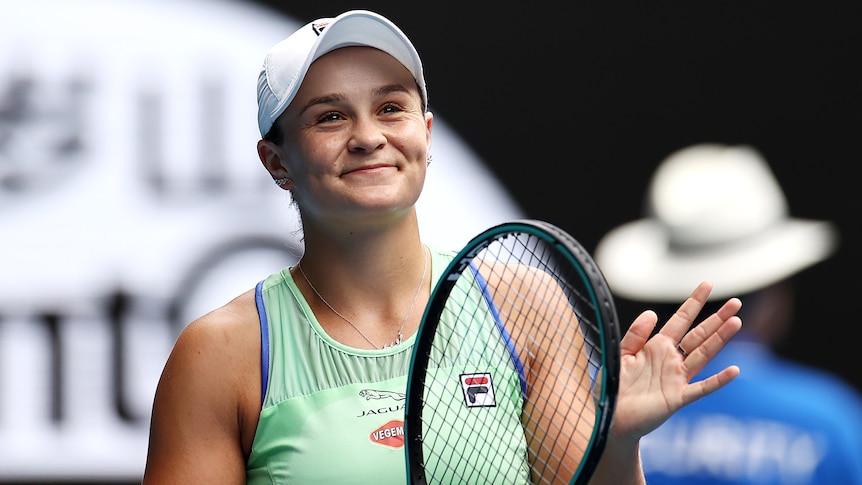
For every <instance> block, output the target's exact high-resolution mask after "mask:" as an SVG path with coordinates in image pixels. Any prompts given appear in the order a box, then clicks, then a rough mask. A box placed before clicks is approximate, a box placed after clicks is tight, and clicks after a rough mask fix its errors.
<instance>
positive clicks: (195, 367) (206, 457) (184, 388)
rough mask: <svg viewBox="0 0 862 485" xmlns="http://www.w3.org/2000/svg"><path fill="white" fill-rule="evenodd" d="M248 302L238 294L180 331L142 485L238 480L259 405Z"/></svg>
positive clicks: (159, 395)
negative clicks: (238, 296)
mask: <svg viewBox="0 0 862 485" xmlns="http://www.w3.org/2000/svg"><path fill="white" fill-rule="evenodd" d="M249 298H251V301H249ZM249 304H250V305H251V307H249ZM253 305H254V302H253V295H251V296H250V295H248V294H246V295H243V296H241V297H240V298H238V299H236V300H234V301H233V302H231V303H230V304H228V305H227V306H225V307H222V308H220V309H218V310H216V311H214V312H212V313H210V314H208V315H206V316H204V317H202V318H200V319H198V320H196V321H195V322H193V323H191V324H190V325H189V326H188V327H186V329H185V330H184V331H183V332H182V333H181V334H180V336H179V338H178V339H177V342H176V344H175V346H174V348H173V350H172V352H171V354H170V357H169V358H168V361H167V363H166V364H165V368H164V370H163V372H162V376H161V379H160V380H159V384H158V387H157V389H156V394H155V399H154V403H153V413H152V422H151V427H150V442H149V449H148V453H147V463H146V468H145V471H144V479H143V484H144V485H149V484H159V485H165V484H186V483H220V484H231V483H235V484H243V483H245V463H246V457H247V453H248V450H249V449H250V446H251V440H252V439H253V433H254V427H255V426H256V423H257V419H256V416H257V415H259V414H255V409H254V408H255V407H256V410H257V411H256V412H257V413H259V409H260V401H259V400H260V397H259V396H260V371H259V365H260V364H259V363H260V331H259V327H258V326H257V317H256V313H255V311H254V307H253ZM249 312H251V313H249ZM255 392H256V401H257V402H256V405H255Z"/></svg>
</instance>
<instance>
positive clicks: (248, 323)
mask: <svg viewBox="0 0 862 485" xmlns="http://www.w3.org/2000/svg"><path fill="white" fill-rule="evenodd" d="M171 358H183V359H184V360H186V359H188V361H187V362H186V364H187V365H190V366H191V367H193V368H194V367H198V366H204V367H206V368H208V369H221V370H219V373H220V374H221V373H222V371H223V370H231V369H234V370H240V369H243V368H246V367H245V366H244V365H242V364H243V363H246V364H253V365H254V366H257V364H258V363H259V362H260V325H259V320H258V315H257V307H256V305H255V299H254V290H249V291H247V292H245V293H243V294H241V295H239V296H238V297H236V298H234V299H233V300H231V301H230V302H228V303H227V304H225V305H224V306H222V307H219V308H217V309H215V310H213V311H211V312H209V313H207V314H205V315H203V316H201V317H200V318H198V319H196V320H194V321H193V322H191V323H190V324H189V325H188V326H187V327H186V328H185V329H183V331H182V333H181V334H180V336H179V338H178V339H177V341H176V344H175V347H174V351H173V352H172V355H171ZM246 361H248V362H246ZM252 361H253V362H252ZM225 368H226V369H225ZM246 369H247V368H246ZM198 370H199V371H203V370H205V369H198ZM222 377H225V375H224V374H222Z"/></svg>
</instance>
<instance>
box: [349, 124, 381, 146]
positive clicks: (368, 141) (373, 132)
mask: <svg viewBox="0 0 862 485" xmlns="http://www.w3.org/2000/svg"><path fill="white" fill-rule="evenodd" d="M385 144H386V134H385V133H384V132H383V129H382V127H381V126H380V124H379V123H377V122H376V121H375V120H374V119H372V118H370V117H365V116H360V117H357V118H355V119H354V120H353V124H352V126H351V130H350V140H349V141H348V142H347V148H348V149H349V150H350V151H363V152H372V151H374V150H376V149H378V148H380V147H382V146H383V145H385Z"/></svg>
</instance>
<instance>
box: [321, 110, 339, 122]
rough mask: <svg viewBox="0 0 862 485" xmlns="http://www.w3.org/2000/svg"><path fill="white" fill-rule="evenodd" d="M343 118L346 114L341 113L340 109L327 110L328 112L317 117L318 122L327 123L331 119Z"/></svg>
mask: <svg viewBox="0 0 862 485" xmlns="http://www.w3.org/2000/svg"><path fill="white" fill-rule="evenodd" d="M343 119H344V116H343V115H342V114H341V113H339V112H338V111H327V112H326V113H323V115H321V116H319V117H318V118H317V122H318V123H327V122H330V121H340V120H343Z"/></svg>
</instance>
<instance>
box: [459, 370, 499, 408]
mask: <svg viewBox="0 0 862 485" xmlns="http://www.w3.org/2000/svg"><path fill="white" fill-rule="evenodd" d="M461 390H463V391H464V402H465V404H467V407H469V408H474V407H489V406H496V405H497V399H496V398H495V397H494V384H493V382H491V373H490V372H481V373H478V374H461Z"/></svg>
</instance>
